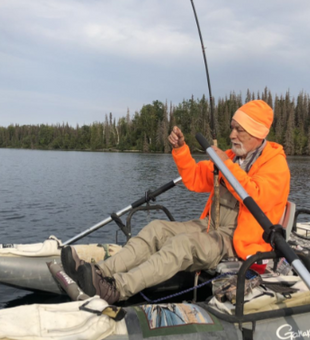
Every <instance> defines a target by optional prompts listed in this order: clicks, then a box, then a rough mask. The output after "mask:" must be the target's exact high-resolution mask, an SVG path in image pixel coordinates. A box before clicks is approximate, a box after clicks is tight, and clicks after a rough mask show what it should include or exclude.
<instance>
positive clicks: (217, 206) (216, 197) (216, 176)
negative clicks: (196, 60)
mask: <svg viewBox="0 0 310 340" xmlns="http://www.w3.org/2000/svg"><path fill="white" fill-rule="evenodd" d="M191 4H192V7H193V12H194V16H195V21H196V25H197V29H198V34H199V38H200V43H201V48H202V55H203V61H204V65H205V70H206V76H207V82H208V89H209V98H210V111H211V130H212V131H211V132H212V139H213V144H214V145H215V146H217V139H216V131H215V117H214V105H213V96H212V91H211V81H210V76H209V69H208V63H207V57H206V48H205V46H204V43H203V39H202V34H201V30H200V25H199V21H198V16H197V12H196V8H195V4H194V0H191ZM213 173H214V202H213V203H214V206H215V219H214V221H215V228H216V229H218V227H219V225H220V183H219V170H218V168H217V167H216V166H215V165H214V171H213Z"/></svg>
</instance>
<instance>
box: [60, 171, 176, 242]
mask: <svg viewBox="0 0 310 340" xmlns="http://www.w3.org/2000/svg"><path fill="white" fill-rule="evenodd" d="M181 181H182V178H181V177H178V178H176V179H174V180H172V181H170V182H168V183H166V184H164V185H163V186H161V187H160V188H158V189H156V190H155V191H152V192H149V193H148V194H147V195H144V196H143V197H141V198H140V199H138V200H137V201H135V202H133V203H131V204H130V205H128V206H127V207H126V208H124V209H122V210H119V211H118V212H117V213H116V215H117V216H118V217H120V216H122V215H124V214H125V213H126V212H128V211H130V210H131V209H134V208H137V207H139V206H140V205H142V204H144V203H146V202H149V201H150V200H151V199H153V198H155V197H157V196H159V195H160V194H162V193H164V192H165V191H167V190H169V189H171V188H173V187H174V186H175V185H177V184H178V183H180V182H181ZM111 221H112V218H111V217H108V218H106V219H105V220H103V221H101V222H99V223H97V224H95V225H94V226H92V227H90V228H88V229H86V230H85V231H83V232H81V233H80V234H78V235H76V236H74V237H72V238H70V239H69V240H68V241H66V242H64V243H63V245H68V244H72V243H74V242H76V241H78V240H80V239H81V238H83V237H84V236H86V235H89V234H90V233H92V232H94V231H95V230H97V229H99V228H101V227H103V226H104V225H106V224H108V223H110V222H111Z"/></svg>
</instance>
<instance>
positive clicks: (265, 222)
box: [196, 133, 310, 289]
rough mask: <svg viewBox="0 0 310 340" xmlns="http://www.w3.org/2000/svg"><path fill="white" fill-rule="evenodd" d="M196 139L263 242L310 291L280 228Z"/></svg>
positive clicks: (309, 279)
mask: <svg viewBox="0 0 310 340" xmlns="http://www.w3.org/2000/svg"><path fill="white" fill-rule="evenodd" d="M196 139H197V141H198V142H199V144H200V145H201V146H202V148H203V149H204V150H206V152H207V154H208V155H209V156H210V158H211V159H212V161H213V162H214V164H215V165H216V166H217V167H218V169H219V170H220V171H221V173H222V174H223V176H224V177H225V178H226V179H227V181H228V182H229V183H230V185H231V186H232V187H233V188H234V190H235V191H236V193H237V194H238V195H239V197H240V198H241V199H242V201H243V204H244V205H245V206H246V207H247V208H248V210H249V211H250V212H251V214H252V215H253V216H254V217H255V219H256V220H257V222H258V223H259V224H260V225H261V226H262V228H263V229H264V231H265V233H264V234H265V235H267V237H264V240H265V241H266V242H268V243H270V244H271V246H272V247H273V248H275V249H276V250H277V251H279V252H280V253H281V254H282V255H283V256H284V257H285V258H286V259H287V261H288V262H289V263H290V264H291V265H292V267H293V268H294V269H295V271H296V272H297V274H298V275H299V276H300V277H301V278H302V280H303V281H304V282H305V284H306V285H307V287H308V288H309V289H310V273H309V271H308V270H307V269H306V267H305V266H304V265H303V263H302V262H301V260H300V259H299V258H298V256H297V255H296V254H295V252H294V251H293V249H292V248H291V247H290V246H289V245H288V244H287V242H286V241H285V238H284V237H283V235H282V233H281V231H280V226H274V225H273V224H272V223H271V221H270V220H269V218H268V217H267V216H266V215H265V213H264V212H263V211H262V210H261V208H260V207H259V206H258V205H257V203H256V202H255V201H254V200H253V198H252V197H250V196H249V194H248V193H247V192H246V191H245V190H244V188H243V187H242V186H241V184H240V183H239V182H238V181H237V179H236V178H235V176H234V175H233V174H232V173H231V172H230V171H229V169H228V168H227V166H226V165H225V163H224V162H223V161H222V160H221V159H220V157H219V156H218V155H217V153H216V152H215V151H214V150H213V149H212V148H211V146H210V145H209V143H208V141H207V140H206V139H205V137H204V136H203V135H202V134H201V133H197V134H196Z"/></svg>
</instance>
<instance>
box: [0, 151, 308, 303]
mask: <svg viewBox="0 0 310 340" xmlns="http://www.w3.org/2000/svg"><path fill="white" fill-rule="evenodd" d="M0 157H1V163H0V175H1V176H0V178H1V185H0V243H35V242H41V241H42V240H44V239H46V238H47V237H49V236H50V235H55V236H57V237H58V238H60V239H62V241H66V240H68V239H70V238H71V237H73V236H75V235H77V234H78V233H80V232H81V231H83V230H85V229H87V228H89V227H91V226H93V225H95V224H97V223H98V222H100V221H102V220H104V219H105V218H107V217H108V216H110V214H111V213H112V212H115V211H119V210H121V209H123V208H125V207H127V206H128V205H130V204H131V203H133V202H134V201H136V200H137V199H139V198H141V197H142V196H144V194H145V191H147V190H149V189H151V190H154V189H157V188H158V187H160V186H162V185H163V184H166V183H167V182H169V181H171V180H173V179H176V178H178V177H179V174H178V173H177V170H176V167H175V165H174V162H173V160H172V159H171V156H170V155H161V154H158V155H157V154H156V155H148V154H125V153H124V154H123V153H99V152H98V153H97V152H62V151H38V150H9V149H0ZM195 158H196V159H197V160H202V159H205V155H198V156H195ZM288 163H289V166H290V169H291V172H292V181H291V193H290V200H292V201H294V202H295V203H297V206H298V207H303V208H307V209H310V202H309V200H308V192H309V186H310V184H309V178H310V167H309V165H310V159H309V158H306V157H289V158H288ZM207 197H208V195H207V194H197V193H192V192H189V191H188V190H187V189H186V188H185V187H184V186H183V185H182V184H180V185H178V186H177V187H175V188H173V189H171V190H169V191H167V192H166V193H164V194H162V195H161V196H159V197H158V198H157V202H156V203H158V204H162V205H164V206H166V207H167V208H168V209H169V210H170V211H171V213H172V214H173V216H174V217H175V218H176V219H178V220H187V219H192V218H196V217H198V216H200V214H201V212H202V210H203V207H204V205H205V202H206V200H207ZM153 218H164V215H163V214H156V213H150V214H146V213H142V212H139V213H137V214H135V215H134V217H133V221H132V225H133V233H134V234H135V233H137V232H138V230H140V229H141V227H143V226H144V225H145V224H147V223H148V222H149V221H150V220H151V219H153ZM116 230H117V227H116V226H115V225H114V224H113V223H110V224H108V225H107V226H105V227H103V228H102V229H99V230H98V231H97V232H95V233H93V234H91V235H89V236H87V237H85V239H83V240H81V241H79V242H80V243H96V242H115V233H116ZM123 240H125V239H124V238H123ZM54 298H55V297H54V296H53V297H52V298H51V297H50V296H46V295H38V294H33V293H29V292H26V291H23V290H17V289H14V288H10V287H5V286H1V285H0V308H4V307H8V306H13V305H14V304H15V305H18V304H23V303H33V302H40V301H44V302H48V301H53V299H54ZM27 299H28V300H27ZM60 299H62V298H60ZM27 301H28V302H27ZM31 301H32V302H31Z"/></svg>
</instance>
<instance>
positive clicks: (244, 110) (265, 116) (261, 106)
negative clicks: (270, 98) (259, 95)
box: [232, 100, 273, 139]
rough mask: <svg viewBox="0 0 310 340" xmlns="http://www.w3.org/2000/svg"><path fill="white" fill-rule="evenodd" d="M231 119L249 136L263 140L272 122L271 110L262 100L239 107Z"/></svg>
mask: <svg viewBox="0 0 310 340" xmlns="http://www.w3.org/2000/svg"><path fill="white" fill-rule="evenodd" d="M232 119H234V120H235V121H236V122H237V123H238V124H240V125H241V126H242V127H243V128H244V129H245V130H246V131H247V132H248V133H249V134H250V135H252V136H254V137H257V138H261V139H264V138H266V136H267V135H268V133H269V129H270V127H271V124H272V122H273V110H272V108H271V107H270V106H269V105H268V104H267V103H266V102H264V101H263V100H252V101H250V102H248V103H246V104H244V105H243V106H241V107H240V108H239V109H238V110H237V111H236V112H235V114H234V116H233V117H232Z"/></svg>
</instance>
